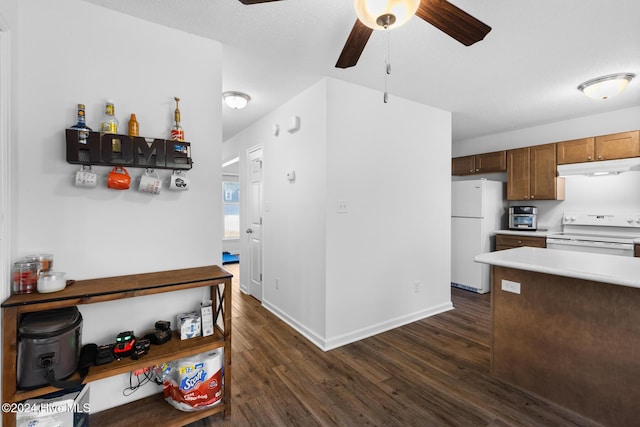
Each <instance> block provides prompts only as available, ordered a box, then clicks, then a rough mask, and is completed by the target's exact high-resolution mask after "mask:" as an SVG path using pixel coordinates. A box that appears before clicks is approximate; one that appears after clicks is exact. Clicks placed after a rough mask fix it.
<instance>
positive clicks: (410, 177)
mask: <svg viewBox="0 0 640 427" xmlns="http://www.w3.org/2000/svg"><path fill="white" fill-rule="evenodd" d="M328 89H329V93H328V99H329V105H328V129H329V131H328V135H327V138H328V139H327V145H328V155H327V157H328V161H327V181H328V187H329V189H328V194H327V199H326V216H327V255H326V256H327V285H326V287H327V332H326V343H325V347H326V348H333V347H336V346H339V345H342V344H345V343H348V342H351V341H355V340H358V339H361V338H364V337H366V336H369V335H373V334H375V333H379V332H382V331H383V330H386V329H391V328H393V327H396V326H399V325H402V324H405V323H409V322H411V321H415V320H418V319H420V318H423V317H427V316H429V315H431V314H434V313H437V312H440V311H443V310H446V309H448V308H450V303H451V299H450V297H451V292H450V282H451V280H450V279H451V277H450V272H451V267H450V262H451V257H450V252H451V251H450V247H451V246H450V235H451V234H450V216H451V186H450V182H451V180H450V159H451V148H450V147H451V144H450V141H451V114H450V113H449V112H445V111H442V110H439V109H436V108H432V107H429V106H426V105H422V104H417V103H415V102H412V101H408V100H405V99H402V98H398V97H394V96H391V98H390V100H389V103H387V104H385V103H383V102H382V98H383V96H382V93H381V92H379V91H375V90H370V89H366V88H363V87H360V86H356V85H353V84H349V83H345V82H342V81H338V80H329V86H328ZM338 200H341V201H342V200H343V201H347V202H348V210H349V212H348V213H346V214H344V213H337V211H336V203H337V201H338ZM415 282H420V284H419V287H420V291H419V293H415V289H414V287H415Z"/></svg>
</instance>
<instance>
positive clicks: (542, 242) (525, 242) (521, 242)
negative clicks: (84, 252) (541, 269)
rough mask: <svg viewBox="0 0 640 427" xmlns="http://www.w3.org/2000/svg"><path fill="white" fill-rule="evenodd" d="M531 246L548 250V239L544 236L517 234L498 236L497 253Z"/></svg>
mask: <svg viewBox="0 0 640 427" xmlns="http://www.w3.org/2000/svg"><path fill="white" fill-rule="evenodd" d="M522 246H531V247H534V248H546V247H547V238H546V237H542V236H520V235H515V234H496V251H502V250H504V249H513V248H519V247H522Z"/></svg>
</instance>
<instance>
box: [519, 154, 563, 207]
mask: <svg viewBox="0 0 640 427" xmlns="http://www.w3.org/2000/svg"><path fill="white" fill-rule="evenodd" d="M507 200H564V178H558V177H557V176H556V144H544V145H535V146H532V147H525V148H518V149H515V150H508V151H507Z"/></svg>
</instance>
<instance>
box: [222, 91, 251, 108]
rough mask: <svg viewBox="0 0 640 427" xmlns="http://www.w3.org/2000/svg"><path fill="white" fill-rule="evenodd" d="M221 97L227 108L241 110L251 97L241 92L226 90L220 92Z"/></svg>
mask: <svg viewBox="0 0 640 427" xmlns="http://www.w3.org/2000/svg"><path fill="white" fill-rule="evenodd" d="M222 99H224V103H225V104H227V106H228V107H229V108H233V109H234V110H242V109H243V108H244V107H246V106H247V104H248V103H249V101H250V100H251V97H250V96H249V95H247V94H246V93H243V92H236V91H228V92H224V93H223V94H222Z"/></svg>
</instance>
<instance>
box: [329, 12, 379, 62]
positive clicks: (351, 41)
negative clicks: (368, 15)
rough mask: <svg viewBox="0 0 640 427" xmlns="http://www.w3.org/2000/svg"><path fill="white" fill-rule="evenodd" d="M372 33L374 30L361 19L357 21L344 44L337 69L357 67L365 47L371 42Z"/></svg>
mask: <svg viewBox="0 0 640 427" xmlns="http://www.w3.org/2000/svg"><path fill="white" fill-rule="evenodd" d="M371 33H373V29H371V28H369V27H367V26H366V25H364V24H363V23H362V22H360V20H359V19H356V23H355V24H353V29H352V30H351V33H350V34H349V38H348V39H347V42H346V43H345V44H344V48H342V53H341V54H340V57H339V58H338V62H336V68H349V67H353V66H354V65H356V64H357V63H358V59H360V55H361V54H362V51H363V50H364V47H365V46H366V45H367V42H368V41H369V37H371Z"/></svg>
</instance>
